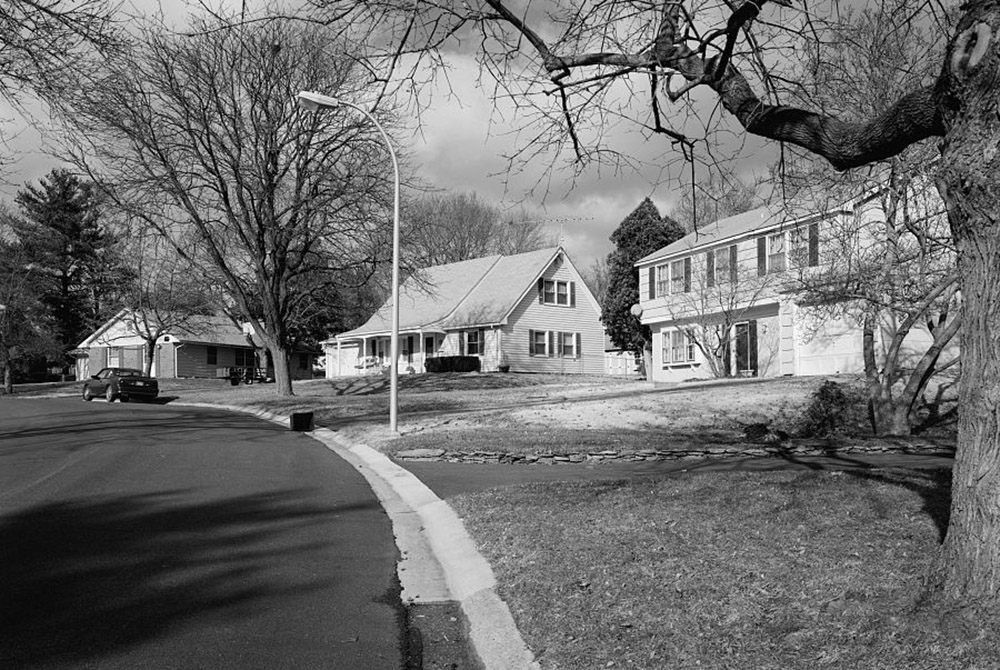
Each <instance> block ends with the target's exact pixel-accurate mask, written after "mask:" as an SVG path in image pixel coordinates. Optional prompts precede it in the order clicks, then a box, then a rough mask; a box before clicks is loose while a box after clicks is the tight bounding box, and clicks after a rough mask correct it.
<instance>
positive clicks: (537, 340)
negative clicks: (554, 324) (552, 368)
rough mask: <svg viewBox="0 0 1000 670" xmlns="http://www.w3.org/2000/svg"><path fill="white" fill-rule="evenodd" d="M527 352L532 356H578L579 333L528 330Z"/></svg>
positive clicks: (579, 353)
mask: <svg viewBox="0 0 1000 670" xmlns="http://www.w3.org/2000/svg"><path fill="white" fill-rule="evenodd" d="M528 353H529V354H531V355H532V356H548V357H559V358H580V356H581V353H582V352H581V351H580V333H561V332H556V331H554V330H531V331H528Z"/></svg>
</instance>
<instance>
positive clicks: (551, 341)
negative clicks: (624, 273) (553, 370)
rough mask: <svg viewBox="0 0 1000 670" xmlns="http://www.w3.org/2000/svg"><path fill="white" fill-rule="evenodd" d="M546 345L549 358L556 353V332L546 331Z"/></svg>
mask: <svg viewBox="0 0 1000 670" xmlns="http://www.w3.org/2000/svg"><path fill="white" fill-rule="evenodd" d="M548 345H549V346H548V350H549V358H552V357H554V356H555V355H556V333H555V331H553V330H550V331H549V332H548Z"/></svg>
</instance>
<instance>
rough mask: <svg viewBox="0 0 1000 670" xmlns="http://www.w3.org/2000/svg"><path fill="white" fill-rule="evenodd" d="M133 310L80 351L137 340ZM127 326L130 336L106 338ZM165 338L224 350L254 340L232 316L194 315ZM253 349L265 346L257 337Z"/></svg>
mask: <svg viewBox="0 0 1000 670" xmlns="http://www.w3.org/2000/svg"><path fill="white" fill-rule="evenodd" d="M129 317H130V310H128V309H122V310H120V311H119V312H118V313H117V314H115V315H114V316H113V317H111V318H110V319H108V321H106V322H105V323H104V324H103V325H102V326H101V327H100V328H98V329H97V330H95V331H94V332H93V333H91V334H90V335H89V336H87V338H86V339H85V340H84V341H83V342H81V343H80V345H79V347H78V349H87V348H89V347H92V346H95V345H97V346H101V345H107V344H112V343H113V342H114V341H115V340H118V339H120V338H122V337H133V336H136V335H138V333H136V332H135V329H134V328H132V327H131V324H130V318H129ZM118 324H123V325H125V326H127V327H128V330H129V331H130V332H129V334H127V335H123V336H118V337H115V338H112V339H107V338H104V339H102V336H104V335H105V334H107V333H108V331H110V330H111V329H112V328H113V327H114V326H116V325H118ZM164 334H165V335H169V336H170V337H171V338H173V339H174V340H175V341H176V342H179V343H187V344H207V345H209V346H224V347H249V346H251V344H250V341H249V340H248V339H247V334H246V332H245V331H244V329H243V328H241V327H239V326H237V325H236V324H235V323H233V321H232V319H230V318H229V317H228V316H201V315H196V316H191V317H189V318H188V320H187V322H186V323H185V325H184V327H183V328H172V329H170V330H168V331H167V332H166V333H164ZM253 342H254V344H253V346H256V347H261V346H263V343H262V342H261V341H260V340H259V339H258V338H256V337H254V338H253Z"/></svg>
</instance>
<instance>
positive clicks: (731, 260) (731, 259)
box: [708, 244, 738, 286]
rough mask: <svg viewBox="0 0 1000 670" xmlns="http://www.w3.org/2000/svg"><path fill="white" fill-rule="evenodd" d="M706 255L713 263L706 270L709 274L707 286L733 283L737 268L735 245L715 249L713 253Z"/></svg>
mask: <svg viewBox="0 0 1000 670" xmlns="http://www.w3.org/2000/svg"><path fill="white" fill-rule="evenodd" d="M708 253H709V254H710V255H711V256H712V259H713V263H712V264H710V265H709V269H708V271H709V273H710V276H709V280H708V285H709V286H714V285H715V284H723V283H725V282H727V281H728V282H734V283H735V282H736V279H737V277H736V270H737V267H738V266H737V264H736V245H735V244H731V245H729V246H728V247H723V248H721V249H716V250H715V251H714V252H711V251H709V252H708ZM713 266H714V267H713ZM713 270H714V273H713Z"/></svg>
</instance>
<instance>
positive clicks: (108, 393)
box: [104, 386, 116, 402]
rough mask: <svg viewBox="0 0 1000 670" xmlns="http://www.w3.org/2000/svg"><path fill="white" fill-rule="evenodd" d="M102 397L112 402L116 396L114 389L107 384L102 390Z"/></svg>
mask: <svg viewBox="0 0 1000 670" xmlns="http://www.w3.org/2000/svg"><path fill="white" fill-rule="evenodd" d="M104 397H105V398H107V399H108V402H114V401H115V397H116V396H115V390H114V389H113V388H111V387H110V386H108V388H107V389H106V390H105V391H104Z"/></svg>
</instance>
